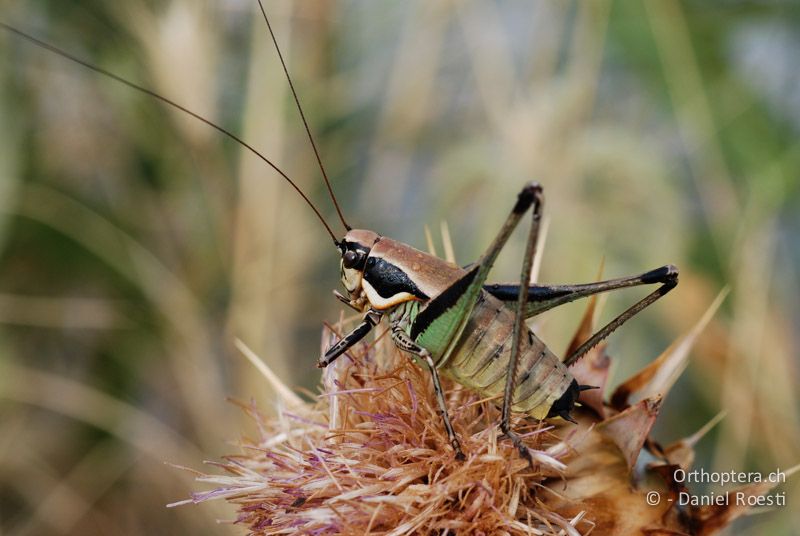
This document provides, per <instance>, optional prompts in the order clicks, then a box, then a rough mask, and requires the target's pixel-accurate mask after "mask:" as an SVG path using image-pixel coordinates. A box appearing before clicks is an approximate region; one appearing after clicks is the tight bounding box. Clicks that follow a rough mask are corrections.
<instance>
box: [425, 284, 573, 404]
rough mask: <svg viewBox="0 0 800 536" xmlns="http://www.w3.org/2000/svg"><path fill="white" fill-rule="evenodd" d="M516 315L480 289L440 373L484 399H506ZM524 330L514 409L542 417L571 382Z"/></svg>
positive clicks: (568, 375)
mask: <svg viewBox="0 0 800 536" xmlns="http://www.w3.org/2000/svg"><path fill="white" fill-rule="evenodd" d="M514 315H515V313H514V311H513V310H512V309H511V308H509V307H508V306H507V305H505V304H504V303H503V302H502V301H500V300H499V299H497V298H495V297H494V296H492V295H491V294H489V293H487V292H486V291H482V292H481V296H480V298H479V299H478V302H477V304H476V305H475V309H474V310H473V311H472V315H471V317H470V319H469V323H468V324H467V326H466V328H465V329H464V332H463V334H462V335H461V339H460V340H459V341H458V343H457V345H456V347H455V349H454V351H453V353H452V354H451V357H450V359H448V361H447V362H446V363H443V364H441V365H440V366H439V367H438V368H439V370H440V371H441V372H442V374H445V375H447V376H449V377H451V378H453V379H454V380H456V381H457V382H458V383H460V384H462V385H464V386H465V387H469V388H470V389H473V390H475V391H477V392H478V393H480V394H481V395H483V396H485V397H494V396H498V395H499V396H500V397H501V398H502V395H503V390H504V389H505V383H506V374H507V368H508V363H509V360H510V359H511V332H512V329H513V327H514ZM526 332H527V333H526V334H524V335H523V337H522V339H523V340H522V348H521V350H522V353H521V355H520V359H519V365H518V368H517V371H518V372H517V386H516V389H515V390H514V397H513V405H512V410H513V411H517V412H523V413H527V414H529V415H531V416H532V417H535V418H537V419H543V418H545V417H547V413H548V412H549V411H550V407H551V406H552V405H553V403H554V402H555V401H556V400H558V399H559V397H561V395H562V394H564V392H565V391H566V390H567V388H568V387H569V385H570V383H571V382H572V379H573V378H572V375H571V374H570V373H569V371H568V370H567V368H566V367H565V366H564V365H563V364H562V363H561V361H559V360H558V358H557V357H556V356H555V355H554V354H553V352H551V351H550V350H549V349H548V348H547V346H545V344H544V343H543V342H542V341H541V340H540V339H539V338H538V337H536V335H534V334H533V332H531V331H530V330H528V329H527V328H526ZM498 403H501V400H500V399H498Z"/></svg>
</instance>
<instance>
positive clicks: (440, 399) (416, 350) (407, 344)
mask: <svg viewBox="0 0 800 536" xmlns="http://www.w3.org/2000/svg"><path fill="white" fill-rule="evenodd" d="M392 340H393V341H394V343H395V344H396V345H397V347H398V348H400V349H401V350H405V351H406V352H409V353H411V354H414V355H416V356H419V357H420V358H421V359H422V360H423V361H425V364H426V365H428V370H430V371H431V375H432V376H433V390H434V391H435V392H436V402H437V403H438V404H439V414H440V415H441V416H442V420H443V421H444V428H445V430H447V438H448V439H449V441H450V445H452V447H453V450H454V451H455V453H456V459H457V460H466V459H467V457H466V456H464V452H463V451H462V450H461V443H459V441H458V437H457V436H456V432H455V430H453V425H452V424H451V422H450V415H449V414H448V413H447V405H446V404H445V401H444V391H443V389H442V384H441V382H440V381H439V373H438V372H437V371H436V365H435V364H434V363H433V358H432V357H431V353H430V352H429V351H428V350H426V349H425V348H423V347H421V346H420V345H418V344H417V343H416V342H414V340H413V339H412V338H411V337H409V336H408V334H407V333H406V332H405V331H403V329H402V327H401V326H400V325H399V324H394V325H392Z"/></svg>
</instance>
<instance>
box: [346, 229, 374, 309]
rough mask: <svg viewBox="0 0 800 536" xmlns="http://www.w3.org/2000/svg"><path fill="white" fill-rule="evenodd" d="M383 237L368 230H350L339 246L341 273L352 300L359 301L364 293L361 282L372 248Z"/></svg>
mask: <svg viewBox="0 0 800 536" xmlns="http://www.w3.org/2000/svg"><path fill="white" fill-rule="evenodd" d="M380 238H381V235H379V234H378V233H376V232H374V231H368V230H366V229H350V230H349V231H347V234H346V235H344V238H342V240H341V241H339V243H338V244H337V246H338V247H339V252H340V253H341V255H342V259H341V262H340V264H339V266H340V272H341V274H342V284H343V285H344V288H345V289H346V290H347V292H348V294H349V295H350V296H349V297H350V299H351V300H357V299H358V298H359V296H360V295H361V293H362V288H361V280H362V278H363V277H364V268H365V267H366V264H367V257H369V252H370V250H371V249H372V246H373V245H374V244H375V243H376V242H377V241H378V240H380Z"/></svg>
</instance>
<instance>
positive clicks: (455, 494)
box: [176, 297, 768, 535]
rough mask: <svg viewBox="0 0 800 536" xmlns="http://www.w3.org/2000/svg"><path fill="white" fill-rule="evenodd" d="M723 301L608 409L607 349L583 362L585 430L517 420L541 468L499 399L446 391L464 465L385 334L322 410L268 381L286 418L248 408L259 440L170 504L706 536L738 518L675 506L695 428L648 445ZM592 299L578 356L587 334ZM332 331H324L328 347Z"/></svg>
mask: <svg viewBox="0 0 800 536" xmlns="http://www.w3.org/2000/svg"><path fill="white" fill-rule="evenodd" d="M720 299H721V297H720ZM720 299H718V300H717V302H715V304H714V305H713V306H712V307H711V309H710V310H709V312H708V313H707V314H706V316H705V317H704V318H703V319H702V320H701V321H700V322H699V323H698V325H697V326H696V328H695V329H694V330H692V331H691V332H690V333H688V334H687V335H686V336H684V337H683V338H681V339H679V340H678V341H676V343H675V344H673V345H672V346H671V347H670V348H669V349H668V350H667V351H665V352H664V354H663V355H662V356H660V357H659V358H658V359H657V360H655V361H654V362H653V363H652V364H651V365H649V366H648V367H646V368H645V369H643V370H642V371H641V372H639V373H638V374H636V375H635V376H634V377H632V378H630V379H629V380H627V381H625V382H623V383H622V384H621V385H620V386H619V387H618V388H617V389H616V391H615V392H614V394H613V396H612V397H611V401H610V402H609V403H607V402H605V401H604V400H603V398H602V394H601V393H602V392H603V389H602V387H605V385H606V382H607V375H608V369H609V363H610V358H609V357H608V355H607V354H606V353H605V348H604V346H599V347H598V348H596V349H594V350H593V351H592V352H590V354H589V355H587V356H586V357H585V358H584V359H583V360H582V361H580V362H579V363H578V364H577V365H576V366H574V367H573V374H574V375H575V377H576V378H577V379H578V381H579V382H580V383H586V384H592V385H598V386H600V387H601V389H599V390H595V391H587V392H584V393H582V398H581V403H582V407H580V408H578V410H577V411H576V414H575V416H576V418H577V421H578V424H577V426H576V425H574V424H572V423H565V422H563V421H561V420H558V421H553V422H547V421H543V422H539V421H534V420H530V419H525V418H522V417H520V418H518V420H517V422H516V429H517V430H518V431H520V432H521V433H523V434H524V437H525V441H526V444H527V445H528V446H529V447H530V448H531V451H532V453H533V457H534V459H535V461H536V463H535V464H534V466H530V465H529V463H528V462H527V461H526V460H524V459H522V458H520V456H519V453H518V452H517V450H516V449H515V448H514V447H513V446H512V444H511V442H510V441H507V440H504V439H503V437H502V435H501V434H500V432H499V430H498V427H497V423H498V422H499V420H500V416H499V411H498V408H497V405H498V403H499V401H497V400H480V399H478V398H477V395H475V394H474V393H472V392H471V391H469V390H467V389H465V388H462V387H461V386H459V385H457V384H455V383H452V382H449V381H445V388H446V392H447V401H448V406H449V408H450V415H451V418H452V421H453V425H454V427H455V429H456V432H457V433H458V435H459V437H460V438H461V440H462V445H463V448H464V452H465V453H467V460H466V461H464V462H459V461H457V460H455V459H454V453H453V451H452V449H451V447H450V445H449V442H448V439H447V435H446V433H445V431H444V427H443V426H442V422H441V417H440V416H439V414H438V411H437V405H436V400H435V397H434V395H433V388H432V385H431V379H430V376H429V374H428V373H427V372H426V371H424V370H422V369H420V368H419V367H417V366H415V365H414V364H413V363H412V362H411V360H409V359H408V358H407V357H406V356H404V355H403V354H402V353H401V352H399V351H398V350H397V349H396V348H395V347H394V345H393V344H392V343H391V341H389V340H388V338H386V337H384V338H381V337H380V336H379V337H378V338H377V339H376V340H375V341H373V342H372V343H370V344H366V343H364V344H360V345H358V346H356V347H354V349H353V350H352V351H351V352H349V354H347V355H345V356H343V357H342V358H341V359H339V361H338V362H337V363H335V364H334V365H332V366H330V367H328V369H326V371H325V373H324V376H323V387H322V392H321V394H320V396H319V397H318V399H317V401H316V402H314V403H306V402H303V401H302V400H301V399H300V398H299V397H297V396H296V395H294V394H293V393H292V392H291V391H290V390H289V389H288V388H286V387H285V386H284V385H283V384H280V382H279V381H278V380H277V379H276V378H275V377H274V375H272V374H271V373H269V371H266V370H265V372H266V375H267V377H268V379H269V380H270V382H272V383H273V386H274V387H275V388H276V390H277V391H278V392H279V393H281V406H282V407H281V408H279V410H278V411H277V417H274V418H268V417H265V416H263V415H262V414H261V413H259V412H258V410H257V409H256V408H255V407H253V406H252V405H242V407H243V409H244V410H245V411H246V412H247V413H248V414H249V415H250V416H251V417H252V418H253V419H254V421H255V423H256V424H257V427H258V435H257V436H256V437H255V438H252V439H248V440H243V441H242V443H241V449H242V450H241V453H240V454H237V455H231V456H228V457H226V458H225V460H224V461H223V462H222V463H216V464H214V465H216V466H217V467H219V468H220V469H222V470H223V471H224V473H225V474H222V475H220V474H216V475H206V474H201V475H200V476H199V477H198V480H200V481H203V482H206V483H211V484H213V485H214V486H215V487H214V489H212V490H211V491H206V492H199V493H195V494H193V497H192V499H190V500H187V501H182V502H181V503H176V504H185V503H190V502H203V501H206V500H210V499H218V498H224V499H226V500H227V501H229V502H231V503H233V504H235V505H236V506H237V508H238V517H237V519H236V521H235V522H236V523H238V524H240V525H242V526H244V527H247V529H248V530H249V531H250V533H252V534H265V535H266V534H349V535H356V534H390V535H400V534H489V533H491V534H508V535H517V534H519V535H523V534H537V535H550V534H552V535H556V534H562V535H564V534H566V535H583V534H589V533H592V534H613V535H627V534H637V535H639V534H651V535H653V534H712V533H714V532H716V531H717V530H718V529H720V528H722V527H724V526H726V525H728V524H729V523H730V522H731V521H732V520H733V519H734V518H735V517H736V516H737V515H739V514H740V513H741V511H742V510H741V509H736V508H727V507H707V508H696V509H683V510H681V509H679V508H678V507H677V506H676V504H677V503H676V502H675V501H674V498H675V496H676V495H677V493H678V492H679V491H682V488H681V487H680V485H679V484H678V483H676V482H675V481H674V480H673V478H672V475H673V471H674V469H675V468H677V467H683V468H687V467H688V466H689V465H690V464H691V463H692V460H693V451H692V447H693V445H694V444H695V443H696V441H697V440H698V439H699V437H700V436H701V435H702V431H701V433H698V434H696V435H695V436H693V437H691V438H688V439H685V440H683V441H679V442H677V443H675V444H674V445H670V446H668V447H666V448H662V447H660V446H659V445H658V444H657V443H655V442H654V441H652V440H651V439H650V438H649V437H648V436H649V432H650V429H651V428H652V426H653V423H654V422H655V419H656V417H657V415H658V412H659V409H660V407H661V397H662V395H663V394H666V393H667V392H668V391H669V388H670V387H671V385H672V384H673V383H674V381H675V379H677V377H678V376H679V375H680V373H681V372H682V370H683V368H684V366H685V363H686V358H687V356H688V352H689V348H690V347H691V345H692V343H693V341H694V339H695V338H696V336H697V334H698V333H699V331H700V329H702V327H703V325H704V324H705V323H706V322H707V321H708V319H709V318H710V316H711V314H713V311H714V310H715V309H716V307H717V306H718V305H719V301H720ZM594 303H595V302H594V301H592V302H591V303H590V305H589V308H588V310H587V313H586V315H585V317H584V321H583V323H582V325H581V327H580V328H579V330H578V333H577V334H576V336H575V339H574V341H573V344H575V345H577V344H579V343H580V342H581V341H582V340H585V338H586V336H587V333H589V332H590V331H591V329H592V326H593V318H594ZM344 327H345V326H344V325H339V326H337V329H336V330H335V331H339V332H341V331H342V330H343V329H344ZM333 335H334V330H332V329H329V328H325V330H324V331H323V346H324V347H327V346H328V345H329V344H330V342H331V340H332V339H333ZM242 349H243V351H244V352H245V353H249V350H247V349H246V348H242ZM250 357H251V358H254V356H252V355H251V354H250ZM255 359H257V358H255ZM260 366H261V367H263V364H261V365H260ZM767 490H768V488H766V487H764V486H762V487H761V488H756V487H755V486H754V487H752V488H751V489H748V490H747V492H748V493H753V494H762V493H765V492H766V491H767ZM653 492H655V493H657V494H658V496H659V498H660V501H659V504H658V505H655V506H653V505H649V504H648V500H647V498H648V495H647V494H648V493H651V494H652V493H653ZM669 499H673V500H672V501H670V500H669Z"/></svg>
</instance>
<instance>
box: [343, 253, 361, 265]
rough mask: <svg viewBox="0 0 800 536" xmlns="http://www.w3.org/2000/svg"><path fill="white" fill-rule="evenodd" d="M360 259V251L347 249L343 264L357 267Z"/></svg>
mask: <svg viewBox="0 0 800 536" xmlns="http://www.w3.org/2000/svg"><path fill="white" fill-rule="evenodd" d="M360 259H361V255H360V254H359V253H357V252H355V251H352V250H350V251H346V252H345V254H344V255H343V256H342V264H344V267H345V268H355V267H356V266H357V265H358V261H359V260H360Z"/></svg>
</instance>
